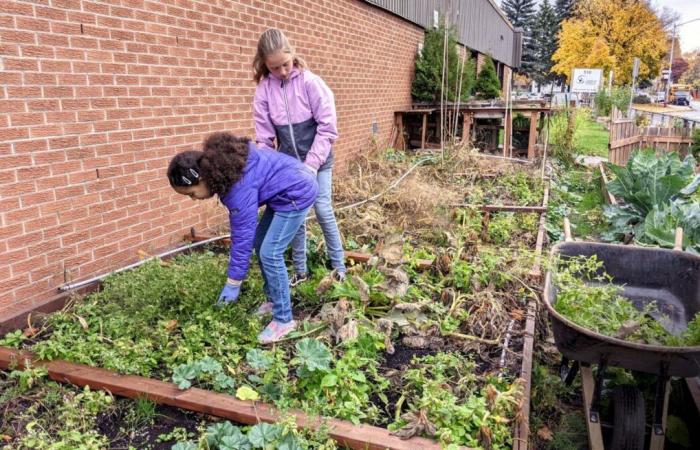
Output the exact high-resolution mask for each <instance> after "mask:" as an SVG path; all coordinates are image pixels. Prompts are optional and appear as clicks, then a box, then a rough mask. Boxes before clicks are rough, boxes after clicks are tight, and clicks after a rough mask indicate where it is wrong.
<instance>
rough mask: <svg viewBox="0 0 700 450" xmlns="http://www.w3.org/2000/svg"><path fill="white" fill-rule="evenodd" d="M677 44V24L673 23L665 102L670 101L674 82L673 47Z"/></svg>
mask: <svg viewBox="0 0 700 450" xmlns="http://www.w3.org/2000/svg"><path fill="white" fill-rule="evenodd" d="M675 44H676V24H675V23H674V24H673V33H672V34H671V53H670V56H669V58H668V80H666V92H665V93H664V103H668V91H669V89H671V83H673V47H674V46H675Z"/></svg>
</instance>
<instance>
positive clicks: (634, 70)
mask: <svg viewBox="0 0 700 450" xmlns="http://www.w3.org/2000/svg"><path fill="white" fill-rule="evenodd" d="M639 62H640V61H639V58H634V67H633V68H632V78H637V75H639Z"/></svg>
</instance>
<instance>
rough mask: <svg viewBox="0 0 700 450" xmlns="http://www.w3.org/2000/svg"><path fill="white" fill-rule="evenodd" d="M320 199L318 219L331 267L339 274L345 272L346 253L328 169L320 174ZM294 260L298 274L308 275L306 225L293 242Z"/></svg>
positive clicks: (318, 199)
mask: <svg viewBox="0 0 700 450" xmlns="http://www.w3.org/2000/svg"><path fill="white" fill-rule="evenodd" d="M317 179H318V197H316V203H315V204H314V211H315V212H316V219H317V220H318V223H319V225H321V231H323V238H324V240H325V241H326V252H327V254H328V259H330V260H331V267H333V269H335V270H337V271H338V272H345V252H344V251H343V241H342V240H341V239H340V231H338V224H337V223H336V221H335V213H334V212H333V170H332V169H326V170H321V171H319V172H318V176H317ZM292 260H293V262H294V271H295V272H296V273H306V272H307V271H308V268H307V267H306V224H305V223H304V224H302V225H301V227H299V230H298V231H297V234H296V236H294V239H293V240H292Z"/></svg>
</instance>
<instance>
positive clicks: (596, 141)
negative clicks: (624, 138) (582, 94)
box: [575, 114, 610, 158]
mask: <svg viewBox="0 0 700 450" xmlns="http://www.w3.org/2000/svg"><path fill="white" fill-rule="evenodd" d="M580 117H581V119H580V122H579V123H578V128H577V129H576V138H575V139H576V141H575V142H576V152H577V153H579V154H582V155H589V156H602V157H606V158H607V156H608V140H609V137H610V136H609V134H608V130H606V129H605V128H604V127H603V125H601V124H599V123H598V122H596V121H595V120H594V119H593V118H592V117H591V116H590V115H588V114H581V116H580Z"/></svg>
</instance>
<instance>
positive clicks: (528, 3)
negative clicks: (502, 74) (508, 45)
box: [501, 0, 536, 75]
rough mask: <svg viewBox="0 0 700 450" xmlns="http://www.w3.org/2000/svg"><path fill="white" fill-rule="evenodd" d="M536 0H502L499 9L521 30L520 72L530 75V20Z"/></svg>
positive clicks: (532, 17) (533, 13)
mask: <svg viewBox="0 0 700 450" xmlns="http://www.w3.org/2000/svg"><path fill="white" fill-rule="evenodd" d="M535 6H536V0H503V1H502V2H501V9H503V12H504V13H505V15H506V17H508V20H509V21H510V23H511V24H512V25H513V26H514V27H516V28H522V30H523V53H522V60H521V64H520V70H519V71H520V72H522V73H524V74H527V75H530V73H531V72H532V63H533V60H534V58H533V53H534V50H535V48H534V45H533V43H532V22H533V20H534V17H535V13H536V8H535Z"/></svg>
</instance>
